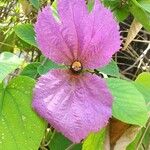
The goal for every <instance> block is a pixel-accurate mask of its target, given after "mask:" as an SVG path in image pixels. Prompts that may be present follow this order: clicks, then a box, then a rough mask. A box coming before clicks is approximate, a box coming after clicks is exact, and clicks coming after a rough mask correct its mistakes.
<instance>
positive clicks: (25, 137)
mask: <svg viewBox="0 0 150 150" xmlns="http://www.w3.org/2000/svg"><path fill="white" fill-rule="evenodd" d="M34 85H35V81H34V80H33V79H31V78H29V77H25V76H19V77H17V78H14V79H13V80H11V82H10V83H9V84H8V85H7V87H3V85H2V84H1V85H0V100H1V108H0V120H1V121H0V135H1V139H0V147H1V149H2V150H28V149H32V150H37V149H38V148H39V146H40V142H41V140H42V137H43V135H44V130H45V122H44V121H43V120H42V119H41V118H40V117H38V116H37V114H36V113H35V112H34V111H33V109H32V106H31V101H32V89H33V87H34Z"/></svg>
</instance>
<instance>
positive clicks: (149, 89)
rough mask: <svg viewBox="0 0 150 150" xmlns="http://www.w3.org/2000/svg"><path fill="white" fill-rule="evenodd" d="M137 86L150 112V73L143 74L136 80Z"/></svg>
mask: <svg viewBox="0 0 150 150" xmlns="http://www.w3.org/2000/svg"><path fill="white" fill-rule="evenodd" d="M135 86H136V87H137V89H138V90H139V91H140V92H141V93H142V94H143V96H144V98H145V101H146V104H147V107H148V110H149V111H150V73H149V72H143V73H141V74H140V75H139V76H138V77H137V79H136V80H135Z"/></svg>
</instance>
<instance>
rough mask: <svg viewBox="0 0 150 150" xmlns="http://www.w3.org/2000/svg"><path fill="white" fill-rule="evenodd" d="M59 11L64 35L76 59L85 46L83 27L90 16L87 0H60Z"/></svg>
mask: <svg viewBox="0 0 150 150" xmlns="http://www.w3.org/2000/svg"><path fill="white" fill-rule="evenodd" d="M58 13H59V16H60V20H61V23H62V26H61V32H62V35H63V37H64V39H65V41H66V43H67V45H68V47H69V48H70V50H71V52H72V54H73V56H74V60H76V59H78V55H79V54H80V51H81V49H82V46H83V40H84V36H85V35H84V34H83V29H84V26H85V20H87V17H88V10H87V8H86V4H85V0H58Z"/></svg>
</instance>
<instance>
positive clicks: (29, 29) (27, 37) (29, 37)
mask: <svg viewBox="0 0 150 150" xmlns="http://www.w3.org/2000/svg"><path fill="white" fill-rule="evenodd" d="M14 30H15V33H16V35H17V36H18V37H19V38H21V39H22V40H23V41H25V42H26V43H28V44H30V45H32V46H35V47H37V43H36V41H35V32H34V29H33V26H32V25H31V24H21V25H17V26H16V27H15V29H14Z"/></svg>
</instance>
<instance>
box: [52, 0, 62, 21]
mask: <svg viewBox="0 0 150 150" xmlns="http://www.w3.org/2000/svg"><path fill="white" fill-rule="evenodd" d="M51 9H52V13H53V17H54V18H55V20H56V21H58V22H60V19H59V15H58V11H57V0H55V1H54V2H53V4H52V5H51Z"/></svg>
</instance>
